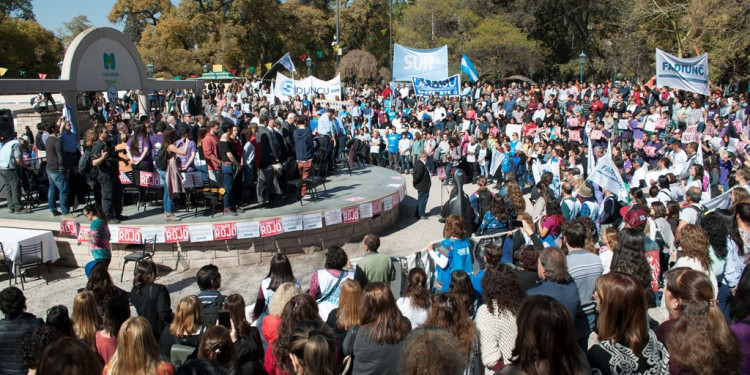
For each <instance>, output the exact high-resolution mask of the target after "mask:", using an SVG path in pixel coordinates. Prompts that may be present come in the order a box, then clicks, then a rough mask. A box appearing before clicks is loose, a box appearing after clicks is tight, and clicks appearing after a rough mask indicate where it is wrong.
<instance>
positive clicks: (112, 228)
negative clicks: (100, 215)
mask: <svg viewBox="0 0 750 375" xmlns="http://www.w3.org/2000/svg"><path fill="white" fill-rule="evenodd" d="M107 227H109V243H119V242H117V240H118V239H119V237H120V226H119V225H107Z"/></svg>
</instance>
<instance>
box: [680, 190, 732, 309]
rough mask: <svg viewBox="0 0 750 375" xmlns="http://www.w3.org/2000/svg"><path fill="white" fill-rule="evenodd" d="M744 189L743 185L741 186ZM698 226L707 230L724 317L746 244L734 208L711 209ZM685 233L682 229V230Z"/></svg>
mask: <svg viewBox="0 0 750 375" xmlns="http://www.w3.org/2000/svg"><path fill="white" fill-rule="evenodd" d="M741 190H744V189H741ZM701 226H702V227H703V228H704V229H705V230H706V234H707V235H708V241H709V242H710V244H711V246H709V248H708V252H709V256H710V258H711V266H712V273H713V274H714V275H715V276H716V281H717V282H718V288H719V293H718V297H717V298H716V299H717V300H718V301H719V308H720V309H721V312H722V313H724V317H726V318H727V319H729V299H730V297H731V295H732V289H734V288H736V287H737V284H738V283H739V282H740V276H742V270H743V269H744V268H745V263H744V261H743V259H742V257H743V256H744V249H745V244H744V242H743V241H742V237H741V236H740V231H739V229H738V227H737V218H736V215H735V213H734V211H731V210H721V209H720V210H714V211H712V212H710V213H709V214H707V215H705V216H704V217H703V219H702V221H701ZM683 233H684V232H683Z"/></svg>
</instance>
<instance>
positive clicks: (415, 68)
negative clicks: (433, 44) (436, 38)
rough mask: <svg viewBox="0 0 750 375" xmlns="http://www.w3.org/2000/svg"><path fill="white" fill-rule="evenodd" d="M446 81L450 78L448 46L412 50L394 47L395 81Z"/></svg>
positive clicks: (398, 46) (399, 46) (396, 45)
mask: <svg viewBox="0 0 750 375" xmlns="http://www.w3.org/2000/svg"><path fill="white" fill-rule="evenodd" d="M412 76H416V77H421V78H426V79H434V80H439V79H445V78H447V77H448V46H442V47H439V48H434V49H412V48H407V47H404V46H401V45H398V44H395V45H394V46H393V80H394V81H400V82H408V81H411V77H412Z"/></svg>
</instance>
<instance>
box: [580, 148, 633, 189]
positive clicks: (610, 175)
mask: <svg viewBox="0 0 750 375" xmlns="http://www.w3.org/2000/svg"><path fill="white" fill-rule="evenodd" d="M589 181H591V182H593V183H595V184H597V185H599V186H601V188H602V189H607V190H609V191H611V192H612V193H613V194H615V195H616V196H617V198H618V199H619V200H621V201H625V200H627V198H628V194H629V193H630V192H629V189H628V186H627V185H626V184H625V181H623V180H622V176H620V171H619V170H618V169H617V167H616V166H615V163H614V162H612V156H611V155H609V154H606V155H604V156H602V157H600V158H599V161H597V162H596V168H595V169H594V172H593V173H589Z"/></svg>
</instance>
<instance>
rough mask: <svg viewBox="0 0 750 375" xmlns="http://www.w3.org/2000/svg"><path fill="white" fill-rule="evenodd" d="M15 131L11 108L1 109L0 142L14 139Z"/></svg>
mask: <svg viewBox="0 0 750 375" xmlns="http://www.w3.org/2000/svg"><path fill="white" fill-rule="evenodd" d="M15 132H16V129H15V126H13V113H12V112H11V111H10V109H0V142H7V141H8V140H9V139H13V134H14V133H15Z"/></svg>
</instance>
